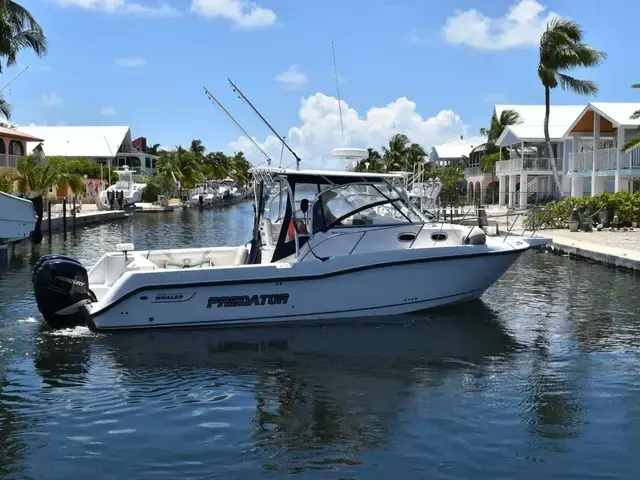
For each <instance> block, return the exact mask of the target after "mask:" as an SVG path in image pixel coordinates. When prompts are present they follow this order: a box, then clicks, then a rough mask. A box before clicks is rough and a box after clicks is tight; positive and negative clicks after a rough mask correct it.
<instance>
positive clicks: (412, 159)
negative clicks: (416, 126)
mask: <svg viewBox="0 0 640 480" xmlns="http://www.w3.org/2000/svg"><path fill="white" fill-rule="evenodd" d="M426 158H427V152H425V151H424V148H422V145H420V144H418V143H412V144H411V145H410V146H409V148H408V149H407V153H406V162H405V164H406V168H407V171H408V172H413V171H414V170H415V168H416V166H418V165H422V164H424V163H425V159H426Z"/></svg>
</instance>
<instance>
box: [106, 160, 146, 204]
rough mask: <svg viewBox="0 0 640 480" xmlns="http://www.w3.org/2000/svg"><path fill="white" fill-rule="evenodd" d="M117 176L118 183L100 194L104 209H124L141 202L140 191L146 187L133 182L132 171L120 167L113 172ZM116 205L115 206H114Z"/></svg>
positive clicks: (133, 172)
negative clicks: (113, 207)
mask: <svg viewBox="0 0 640 480" xmlns="http://www.w3.org/2000/svg"><path fill="white" fill-rule="evenodd" d="M113 173H115V174H116V175H118V181H117V182H116V183H115V184H114V185H111V186H110V187H108V188H106V189H105V190H103V191H101V192H100V197H99V198H100V203H102V205H104V206H105V207H106V208H111V207H112V206H115V207H116V208H118V207H120V208H126V207H131V206H133V205H135V204H136V203H138V202H140V201H142V190H144V188H145V187H146V186H147V185H146V184H144V183H135V182H134V181H133V175H134V174H135V171H134V170H131V169H129V167H128V166H126V165H125V166H122V167H120V168H118V169H116V170H114V171H113ZM116 203H117V205H116Z"/></svg>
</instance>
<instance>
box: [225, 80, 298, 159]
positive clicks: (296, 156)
mask: <svg viewBox="0 0 640 480" xmlns="http://www.w3.org/2000/svg"><path fill="white" fill-rule="evenodd" d="M227 80H229V83H230V84H231V88H232V89H233V91H234V92H236V93H237V94H238V95H239V96H240V99H241V100H244V101H245V102H246V103H247V105H249V106H250V107H251V109H252V110H253V111H254V112H255V113H256V115H258V117H260V119H261V120H262V121H263V122H264V123H265V125H266V126H267V127H269V130H271V131H272V132H273V134H274V135H275V136H276V137H278V140H280V141H281V142H282V144H283V145H284V146H285V147H287V150H289V152H291V155H293V157H294V158H295V159H296V170H300V162H301V161H302V160H300V157H299V156H298V155H297V154H296V152H294V151H293V150H292V149H291V147H290V146H289V145H288V144H287V142H285V141H284V139H283V138H282V137H281V136H280V135H279V134H278V132H276V131H275V130H274V129H273V127H272V126H271V125H270V124H269V122H267V119H266V118H264V117H263V116H262V114H261V113H260V112H259V111H258V110H257V109H256V107H254V106H253V104H252V103H251V102H250V101H249V99H248V98H247V97H245V95H244V94H243V93H242V92H241V91H240V89H239V88H238V87H237V86H236V85H235V84H234V83H233V82H232V81H231V79H230V78H227Z"/></svg>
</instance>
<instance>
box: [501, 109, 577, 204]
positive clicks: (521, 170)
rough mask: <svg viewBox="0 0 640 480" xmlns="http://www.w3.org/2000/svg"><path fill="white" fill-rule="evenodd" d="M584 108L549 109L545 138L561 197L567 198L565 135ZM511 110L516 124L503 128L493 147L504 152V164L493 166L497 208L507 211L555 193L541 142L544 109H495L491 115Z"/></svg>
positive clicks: (545, 149)
mask: <svg viewBox="0 0 640 480" xmlns="http://www.w3.org/2000/svg"><path fill="white" fill-rule="evenodd" d="M584 108H585V107H584V105H552V106H551V110H550V116H549V136H550V137H551V144H552V147H553V156H554V158H555V164H556V168H557V171H558V174H559V176H560V178H561V183H562V190H563V193H564V194H569V190H570V185H569V179H568V178H567V171H568V168H569V162H568V153H569V151H570V150H571V147H570V146H569V147H568V148H567V144H568V140H567V139H566V138H565V133H566V132H567V130H568V129H569V127H570V126H571V125H572V123H574V121H575V120H576V118H577V117H578V116H579V115H580V113H581V112H582V111H583V110H584ZM507 109H510V110H515V111H516V112H518V114H519V115H520V120H521V121H520V123H518V124H516V125H511V126H508V127H506V128H505V129H504V130H503V131H502V134H501V135H500V137H499V138H498V140H497V141H496V145H497V146H498V147H500V152H501V153H503V149H507V151H508V156H509V159H508V160H501V161H499V162H497V163H496V176H497V178H498V182H499V192H500V195H499V202H498V203H499V204H500V205H505V204H506V205H508V206H509V207H515V206H520V205H521V206H525V205H527V204H532V203H539V202H542V201H545V200H547V199H550V198H551V197H552V196H553V195H554V193H555V190H556V187H555V184H554V180H553V170H552V166H551V161H552V159H550V158H549V155H548V154H547V148H546V143H545V138H544V116H545V106H544V105H496V106H495V107H494V115H496V116H498V117H499V116H500V114H501V113H502V111H504V110H507Z"/></svg>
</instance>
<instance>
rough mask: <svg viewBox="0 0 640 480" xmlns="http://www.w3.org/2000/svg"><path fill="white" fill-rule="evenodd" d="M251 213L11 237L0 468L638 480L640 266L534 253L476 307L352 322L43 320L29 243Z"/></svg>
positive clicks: (244, 230) (75, 474)
mask: <svg viewBox="0 0 640 480" xmlns="http://www.w3.org/2000/svg"><path fill="white" fill-rule="evenodd" d="M251 216H252V207H251V204H249V203H246V204H242V205H236V206H234V207H232V208H230V209H227V210H219V211H206V212H198V211H183V212H174V213H171V214H162V215H157V216H156V215H151V214H149V215H137V216H135V218H132V219H129V220H125V221H122V222H120V223H113V224H110V225H102V226H97V227H90V228H85V229H79V230H77V232H75V233H69V234H68V235H67V238H66V242H63V238H62V235H58V236H55V237H54V238H53V239H52V241H51V242H50V243H49V242H48V240H47V237H46V236H45V240H44V242H43V243H42V245H40V246H38V247H33V246H31V245H29V244H27V245H23V246H19V247H17V248H16V249H15V250H14V252H13V254H12V256H11V259H10V264H9V265H8V266H5V267H3V268H2V269H1V270H0V478H38V479H39V478H47V479H69V478H84V477H90V478H100V479H102V478H114V479H115V478H136V479H144V478H153V479H161V478H170V479H177V478H191V479H204V478H225V479H243V480H244V479H246V480H250V479H262V478H274V479H275V478H283V477H284V476H287V475H291V476H294V477H297V478H312V479H316V478H318V479H320V478H322V479H324V478H327V479H346V478H366V479H371V478H381V479H388V478H398V479H401V478H402V479H404V478H460V479H468V478H516V477H517V478H532V479H539V478H560V477H562V478H570V477H573V478H602V477H605V476H607V477H616V478H637V472H638V471H640V455H639V453H640V452H639V450H640V356H639V353H640V349H639V346H640V294H639V293H638V291H639V288H638V287H639V286H640V278H639V277H637V276H634V275H633V274H629V273H625V272H620V271H616V270H614V269H609V268H605V267H601V266H597V265H592V264H588V263H585V262H577V261H573V260H569V259H568V258H564V257H557V256H551V255H547V254H543V253H533V252H532V253H528V254H526V255H525V256H524V257H523V258H521V259H520V260H519V261H518V263H517V264H516V265H515V266H514V267H513V268H512V269H511V270H510V271H509V272H508V273H507V274H506V275H505V276H504V277H503V278H502V279H501V280H500V282H499V283H498V284H497V285H495V286H494V287H493V288H492V289H490V290H489V291H488V292H487V293H486V294H485V296H484V297H483V301H481V302H476V303H474V304H469V305H467V306H465V307H456V308H450V309H446V310H441V311H438V312H432V313H428V314H421V315H413V316H406V317H397V318H386V319H381V320H380V321H377V322H376V323H371V324H367V325H360V326H357V327H356V326H353V325H344V326H339V327H331V328H319V327H301V328H262V329H243V330H233V331H230V330H226V331H223V330H217V331H216V330H213V331H197V332H177V331H172V332H146V333H131V334H126V333H125V334H113V335H95V334H92V333H90V332H89V331H88V330H87V329H85V328H76V329H74V330H71V331H66V332H52V331H50V330H48V329H47V328H46V327H44V326H43V325H42V324H41V322H40V317H39V315H38V311H37V308H36V305H35V301H34V299H33V295H32V290H31V280H30V275H31V270H30V265H32V264H33V263H34V262H35V261H36V260H37V259H38V258H39V256H40V255H42V254H44V253H48V252H50V251H53V252H60V253H66V254H71V255H74V256H76V257H78V258H79V259H81V260H82V261H84V262H87V263H92V262H94V261H95V260H97V259H98V258H99V256H100V255H101V253H102V252H103V251H104V250H105V249H108V248H113V246H114V245H115V243H117V242H125V241H133V242H134V243H135V245H136V247H140V248H144V249H146V248H154V247H176V246H182V247H188V246H205V245H211V244H222V243H229V244H241V243H244V242H246V241H248V240H249V238H250V234H251V232H250V230H251V224H250V219H251ZM470 274H473V273H472V272H470ZM378 288H384V286H383V285H380V286H378ZM372 294H375V287H374V286H372ZM185 313H186V314H188V312H185Z"/></svg>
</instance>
